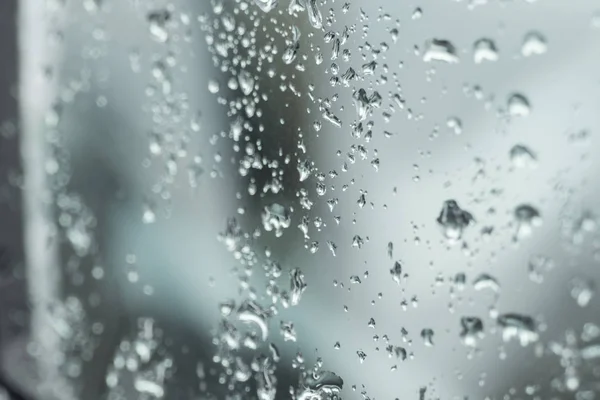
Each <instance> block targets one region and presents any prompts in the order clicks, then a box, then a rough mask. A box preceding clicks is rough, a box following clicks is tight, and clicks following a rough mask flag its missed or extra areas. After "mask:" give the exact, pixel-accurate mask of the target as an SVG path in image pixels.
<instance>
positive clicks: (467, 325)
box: [460, 317, 484, 347]
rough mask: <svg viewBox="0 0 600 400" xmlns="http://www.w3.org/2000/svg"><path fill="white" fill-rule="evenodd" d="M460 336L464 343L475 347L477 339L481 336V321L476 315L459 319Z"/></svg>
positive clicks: (482, 334)
mask: <svg viewBox="0 0 600 400" xmlns="http://www.w3.org/2000/svg"><path fill="white" fill-rule="evenodd" d="M460 326H461V328H462V329H461V332H460V338H461V340H462V342H463V344H464V345H466V346H471V347H475V346H476V345H477V341H478V340H479V339H481V338H483V336H484V333H483V322H482V321H481V319H480V318H477V317H462V318H461V319H460Z"/></svg>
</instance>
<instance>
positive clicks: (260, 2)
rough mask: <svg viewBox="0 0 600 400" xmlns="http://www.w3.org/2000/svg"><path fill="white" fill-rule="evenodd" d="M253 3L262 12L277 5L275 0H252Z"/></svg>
mask: <svg viewBox="0 0 600 400" xmlns="http://www.w3.org/2000/svg"><path fill="white" fill-rule="evenodd" d="M254 4H256V5H257V6H258V7H259V8H260V9H261V10H262V11H263V12H269V11H271V10H272V9H274V8H275V7H276V6H277V0H254Z"/></svg>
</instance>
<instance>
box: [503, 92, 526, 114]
mask: <svg viewBox="0 0 600 400" xmlns="http://www.w3.org/2000/svg"><path fill="white" fill-rule="evenodd" d="M507 107H508V114H509V115H511V116H513V117H526V116H528V115H529V113H531V106H530V105H529V100H527V97H525V96H523V95H522V94H519V93H513V94H511V95H510V96H509V98H508V103H507Z"/></svg>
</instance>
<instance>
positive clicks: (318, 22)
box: [306, 0, 323, 29]
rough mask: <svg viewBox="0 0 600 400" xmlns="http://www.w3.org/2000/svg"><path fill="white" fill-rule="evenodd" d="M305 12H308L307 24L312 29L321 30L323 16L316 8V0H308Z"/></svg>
mask: <svg viewBox="0 0 600 400" xmlns="http://www.w3.org/2000/svg"><path fill="white" fill-rule="evenodd" d="M306 10H307V12H308V22H310V24H311V25H312V27H313V28H315V29H321V28H322V27H323V16H322V15H321V10H319V7H318V6H317V0H308V4H307V8H306Z"/></svg>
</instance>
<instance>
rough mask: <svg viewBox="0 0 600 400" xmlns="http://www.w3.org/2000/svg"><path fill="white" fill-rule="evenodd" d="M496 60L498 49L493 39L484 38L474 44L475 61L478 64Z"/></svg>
mask: <svg viewBox="0 0 600 400" xmlns="http://www.w3.org/2000/svg"><path fill="white" fill-rule="evenodd" d="M496 60H498V50H497V49H496V44H495V43H494V41H493V40H491V39H486V38H483V39H479V40H477V41H476V42H475V44H474V45H473V61H475V63H476V64H481V63H482V62H484V61H496Z"/></svg>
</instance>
